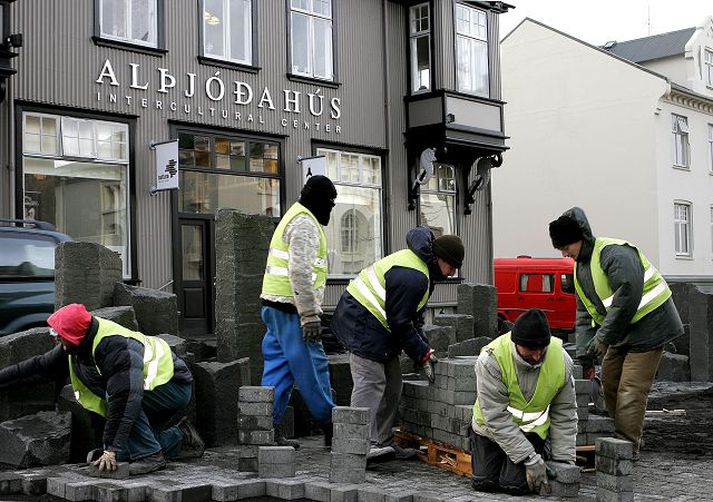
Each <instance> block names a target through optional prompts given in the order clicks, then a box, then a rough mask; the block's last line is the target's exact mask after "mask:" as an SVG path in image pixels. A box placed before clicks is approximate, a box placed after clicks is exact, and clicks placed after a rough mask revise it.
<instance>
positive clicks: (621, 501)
mask: <svg viewBox="0 0 713 502" xmlns="http://www.w3.org/2000/svg"><path fill="white" fill-rule="evenodd" d="M597 502H634V493H633V492H613V491H611V490H607V489H605V488H601V487H597Z"/></svg>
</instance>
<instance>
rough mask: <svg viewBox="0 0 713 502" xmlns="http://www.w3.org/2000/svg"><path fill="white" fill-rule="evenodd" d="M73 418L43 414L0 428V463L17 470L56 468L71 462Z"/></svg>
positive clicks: (16, 420)
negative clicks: (58, 465) (54, 466)
mask: <svg viewBox="0 0 713 502" xmlns="http://www.w3.org/2000/svg"><path fill="white" fill-rule="evenodd" d="M71 421H72V415H71V414H70V413H55V412H53V411H40V412H39V413H35V414H34V415H27V416H24V417H20V418H16V419H14V420H8V421H6V422H2V423H1V424H0V444H2V448H0V462H1V463H3V464H8V465H11V466H14V467H22V468H26V467H32V466H38V465H57V464H63V463H66V462H67V461H68V460H69V451H70V438H71V433H72V423H71Z"/></svg>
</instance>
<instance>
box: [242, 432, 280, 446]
mask: <svg viewBox="0 0 713 502" xmlns="http://www.w3.org/2000/svg"><path fill="white" fill-rule="evenodd" d="M238 442H239V443H241V444H251V445H271V444H274V442H275V431H274V430H271V431H238Z"/></svg>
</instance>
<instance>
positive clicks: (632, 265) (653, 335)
mask: <svg viewBox="0 0 713 502" xmlns="http://www.w3.org/2000/svg"><path fill="white" fill-rule="evenodd" d="M563 215H564V216H567V217H569V218H572V219H574V220H575V221H576V222H577V224H578V225H579V228H580V229H581V230H582V235H583V241H582V249H581V251H580V253H579V256H578V257H577V260H576V264H575V266H576V267H577V280H578V281H579V283H580V286H581V287H582V291H583V292H584V294H585V295H586V297H587V298H588V299H589V300H590V301H591V302H593V303H594V305H595V306H596V308H597V310H598V311H600V312H601V313H603V314H606V317H605V318H604V322H603V323H602V325H601V326H594V327H593V326H592V317H591V316H590V315H589V312H587V309H586V308H585V307H584V304H583V303H582V301H581V299H580V298H579V296H577V321H576V334H577V335H576V336H577V355H578V356H583V357H584V355H585V354H586V350H587V346H588V345H589V343H590V342H591V340H592V338H593V337H594V336H595V335H596V336H597V337H599V339H600V341H601V342H602V343H604V344H606V345H610V346H612V347H615V348H618V349H622V350H626V351H628V352H648V351H651V350H655V349H658V348H659V347H662V346H663V345H664V344H666V343H667V342H669V341H671V340H673V339H674V338H676V337H678V336H680V335H682V334H683V324H682V323H681V318H680V317H679V315H678V311H677V310H676V306H675V305H674V303H673V299H672V298H669V299H668V300H667V301H666V302H665V303H664V304H663V305H661V306H660V307H659V308H657V309H656V310H654V311H653V312H650V313H649V314H647V315H646V316H644V317H643V318H642V319H640V320H639V321H638V322H636V323H633V324H632V323H631V319H632V318H633V317H634V314H636V311H637V309H638V306H639V303H640V302H641V295H642V292H643V288H644V267H643V265H642V264H641V260H640V259H639V254H638V252H637V250H636V248H634V247H632V246H629V245H611V246H606V247H605V248H604V249H603V250H602V252H601V266H602V270H603V271H604V273H605V274H606V276H607V278H608V280H609V285H610V286H611V289H612V291H614V298H613V301H612V305H611V308H610V309H609V311H608V312H607V310H606V309H605V308H604V305H603V304H602V301H601V300H600V299H599V297H598V296H597V294H596V291H595V289H594V281H593V280H592V269H591V266H590V262H591V259H592V252H593V250H594V241H595V237H594V236H593V235H592V229H591V227H590V226H589V221H587V217H586V215H585V214H584V211H583V210H582V209H580V208H578V207H573V208H572V209H569V210H567V211H565V212H564V213H563ZM641 251H642V252H644V250H641Z"/></svg>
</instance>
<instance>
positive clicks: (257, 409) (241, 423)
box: [238, 385, 275, 472]
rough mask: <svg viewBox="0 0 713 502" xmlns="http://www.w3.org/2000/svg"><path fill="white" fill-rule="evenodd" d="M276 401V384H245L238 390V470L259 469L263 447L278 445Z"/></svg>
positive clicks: (255, 470) (254, 470)
mask: <svg viewBox="0 0 713 502" xmlns="http://www.w3.org/2000/svg"><path fill="white" fill-rule="evenodd" d="M274 401H275V388H274V387H256V386H247V385H244V386H242V387H240V388H239V389H238V444H239V445H240V448H239V451H240V458H239V459H238V470H240V471H251V472H257V470H258V467H259V465H258V452H259V447H260V446H272V445H273V444H274V442H275V429H274V428H273V425H272V409H273V404H274Z"/></svg>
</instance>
